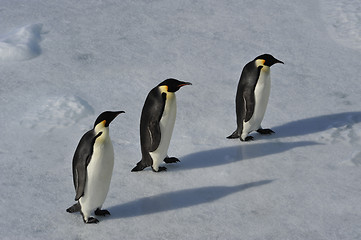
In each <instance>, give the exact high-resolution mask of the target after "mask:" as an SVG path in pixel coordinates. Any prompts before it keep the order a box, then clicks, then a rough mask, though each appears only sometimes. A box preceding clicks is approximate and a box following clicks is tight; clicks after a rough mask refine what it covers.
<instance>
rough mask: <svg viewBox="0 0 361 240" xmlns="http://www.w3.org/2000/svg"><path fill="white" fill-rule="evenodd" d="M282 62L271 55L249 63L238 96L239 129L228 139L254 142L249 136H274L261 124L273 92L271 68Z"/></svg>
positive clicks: (243, 74) (265, 55) (243, 72)
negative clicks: (251, 134) (253, 134)
mask: <svg viewBox="0 0 361 240" xmlns="http://www.w3.org/2000/svg"><path fill="white" fill-rule="evenodd" d="M275 63H282V64H283V62H282V61H280V60H278V59H276V58H274V57H273V56H272V55H270V54H263V55H260V56H258V57H256V58H255V59H254V60H253V61H251V62H249V63H247V64H246V65H245V66H244V68H243V70H242V73H241V77H240V79H239V83H238V88H237V94H236V115H237V129H236V130H235V131H234V132H233V133H232V134H231V135H230V136H228V137H227V138H230V139H231V138H239V139H240V140H241V141H249V140H253V137H252V136H248V134H249V133H250V132H252V131H257V132H258V133H260V134H272V133H274V131H272V130H271V129H263V128H262V127H261V122H262V120H263V117H264V114H265V112H266V108H267V104H268V99H269V95H270V91H271V77H270V67H271V66H272V65H273V64H275Z"/></svg>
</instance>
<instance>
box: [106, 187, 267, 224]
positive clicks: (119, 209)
mask: <svg viewBox="0 0 361 240" xmlns="http://www.w3.org/2000/svg"><path fill="white" fill-rule="evenodd" d="M271 182H273V180H262V181H257V182H251V183H246V184H241V185H237V186H231V187H229V186H210V187H201V188H194V189H185V190H180V191H176V192H168V193H162V194H159V195H155V196H151V197H144V198H140V199H138V200H135V201H131V202H128V203H124V204H119V205H117V206H113V207H110V208H108V210H109V211H110V212H111V214H112V215H111V218H128V217H136V216H142V215H147V214H153V213H159V212H165V211H171V210H176V209H180V208H186V207H191V206H196V205H200V204H204V203H208V202H213V201H215V200H217V199H220V198H223V197H226V196H227V195H230V194H233V193H236V192H240V191H244V190H247V189H249V188H253V187H258V186H262V185H265V184H269V183H271ZM111 218H110V219H111Z"/></svg>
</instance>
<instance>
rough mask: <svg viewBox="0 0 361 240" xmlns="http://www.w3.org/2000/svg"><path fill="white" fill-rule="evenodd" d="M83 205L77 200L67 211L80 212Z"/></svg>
mask: <svg viewBox="0 0 361 240" xmlns="http://www.w3.org/2000/svg"><path fill="white" fill-rule="evenodd" d="M80 210H81V207H80V203H79V202H77V203H75V204H74V205H73V206H71V207H69V208H68V209H66V211H67V212H68V213H74V212H80Z"/></svg>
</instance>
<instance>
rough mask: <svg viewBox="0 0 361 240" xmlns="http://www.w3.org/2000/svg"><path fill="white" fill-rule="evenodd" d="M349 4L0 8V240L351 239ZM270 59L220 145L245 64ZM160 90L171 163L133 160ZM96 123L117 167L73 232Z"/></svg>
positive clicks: (357, 211)
mask: <svg viewBox="0 0 361 240" xmlns="http://www.w3.org/2000/svg"><path fill="white" fill-rule="evenodd" d="M360 9H361V2H360V1H351V0H341V1H336V0H332V1H331V3H330V1H325V0H319V1H313V0H305V1H294V0H293V1H279V0H278V1H266V0H261V1H259V2H257V3H255V2H254V1H250V0H246V1H237V0H231V1H227V2H223V1H214V0H212V1H196V0H182V1H163V0H159V1H149V0H142V1H130V0H129V1H128V0H125V1H115V0H104V1H85V0H80V1H76V2H75V1H69V0H64V1H40V0H34V1H23V2H20V1H3V2H2V3H1V6H0V14H1V24H0V72H1V74H0V82H1V88H0V112H1V115H0V120H1V123H2V129H3V130H2V133H1V136H2V137H1V138H0V161H1V169H0V190H1V198H0V203H1V204H0V214H1V216H2V217H1V220H0V238H1V239H90V238H91V239H167V240H168V239H277V240H278V239H293V240H297V239H313V240H317V239H324V240H326V239H327V240H336V239H343V240H345V239H346V240H351V239H355V240H356V239H361V221H360V220H361V204H360V199H361V191H360V186H361V178H360V175H361V109H360V102H361V94H360V92H361V84H360V76H361V75H360V71H359V68H360V59H361V50H360V49H361V31H360V27H359V26H360V25H361V16H360ZM263 53H270V54H272V55H273V56H274V57H276V58H277V59H280V60H282V61H283V62H284V63H285V64H284V65H281V64H280V65H274V66H272V69H271V78H272V89H271V96H270V100H269V103H268V108H267V111H266V115H265V118H264V121H263V127H264V128H271V129H273V130H274V131H275V132H276V133H275V134H273V135H271V136H261V135H259V134H257V133H253V134H252V136H254V138H255V141H253V142H240V141H239V140H237V139H236V140H228V139H226V136H228V135H229V134H231V133H232V132H233V131H234V129H235V127H236V122H235V103H234V98H235V94H236V88H237V84H238V79H239V76H240V73H241V71H242V68H243V66H244V65H245V64H246V63H247V62H249V61H251V60H253V59H254V58H255V57H256V56H258V55H260V54H263ZM169 77H173V78H178V79H180V80H183V81H189V82H192V83H193V85H192V86H187V87H184V88H182V89H180V90H179V91H178V92H177V101H178V103H177V106H178V109H177V114H178V115H177V120H176V123H175V129H174V132H173V138H172V140H171V144H170V148H169V155H170V156H176V157H178V158H179V159H180V161H181V162H180V163H177V164H170V165H167V168H168V171H167V172H162V173H154V172H152V171H151V169H149V168H148V169H145V170H144V171H142V172H139V173H131V172H130V170H131V169H132V168H133V167H134V166H135V164H136V163H137V162H138V161H139V160H140V158H141V153H140V144H139V119H140V113H141V109H142V106H143V104H144V100H145V98H146V96H147V93H148V92H149V91H150V90H151V89H152V88H153V87H154V86H156V85H157V84H158V83H159V82H161V81H163V80H164V79H166V78H169ZM105 110H124V111H125V112H126V113H125V114H122V115H120V116H119V117H118V118H116V119H115V120H114V121H113V122H112V123H111V125H110V135H111V138H112V141H113V145H114V150H115V166H114V171H113V177H112V182H111V185H110V190H109V194H108V196H107V199H106V201H105V203H104V206H103V208H104V209H108V210H109V211H110V213H111V216H106V217H99V220H100V222H99V224H96V225H86V224H84V223H83V221H82V218H81V215H80V214H79V213H74V214H69V213H67V212H66V211H65V209H66V208H67V207H69V206H70V205H72V204H73V203H75V202H74V196H75V191H74V187H73V182H72V171H71V161H72V157H73V154H74V151H75V148H76V146H77V144H78V141H79V140H80V138H81V136H82V135H83V134H84V133H85V132H86V131H87V130H89V129H91V128H92V126H93V124H94V121H95V119H96V117H97V116H98V115H99V114H100V113H101V112H103V111H105Z"/></svg>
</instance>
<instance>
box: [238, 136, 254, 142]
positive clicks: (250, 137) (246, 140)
mask: <svg viewBox="0 0 361 240" xmlns="http://www.w3.org/2000/svg"><path fill="white" fill-rule="evenodd" d="M253 140H254V137H252V136H247V137H246V138H245V139H244V140H243V139H242V138H241V141H242V142H249V141H253Z"/></svg>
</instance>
